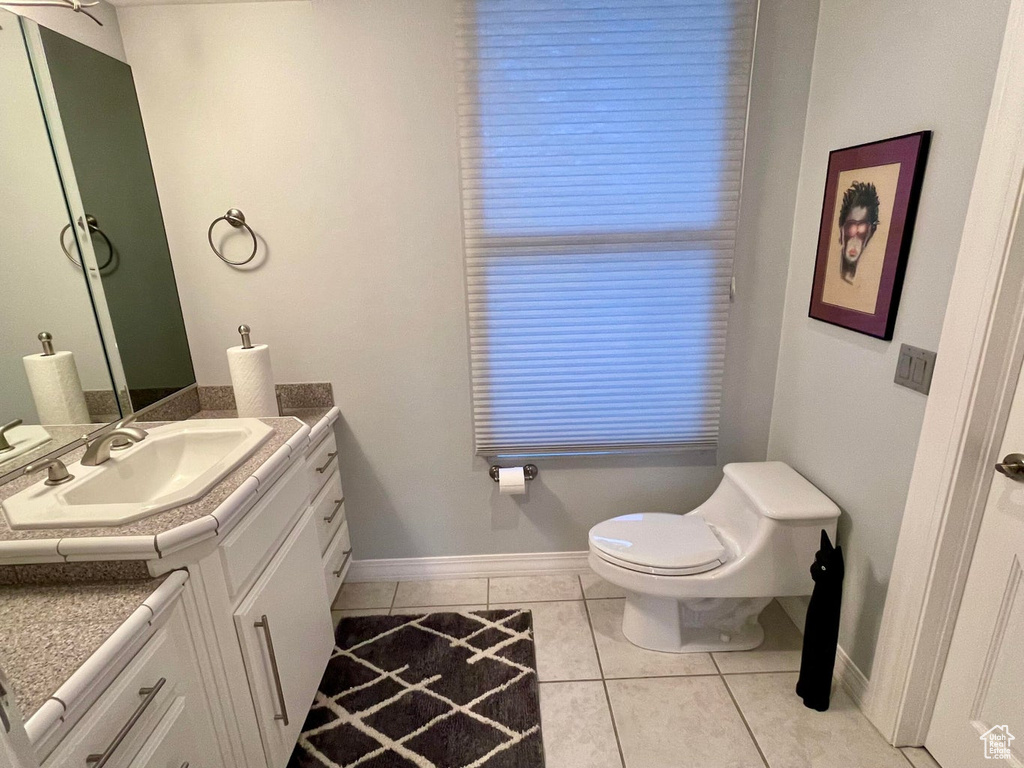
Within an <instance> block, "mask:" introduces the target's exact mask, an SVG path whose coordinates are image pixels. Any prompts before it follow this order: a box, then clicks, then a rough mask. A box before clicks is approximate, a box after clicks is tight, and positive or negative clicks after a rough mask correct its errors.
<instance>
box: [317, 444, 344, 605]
mask: <svg viewBox="0 0 1024 768" xmlns="http://www.w3.org/2000/svg"><path fill="white" fill-rule="evenodd" d="M337 457H338V445H337V442H336V441H335V438H334V433H333V432H331V431H330V430H326V434H318V433H316V432H314V433H312V434H311V436H310V448H309V450H308V451H307V453H306V472H307V474H308V476H309V482H310V487H311V488H312V489H313V501H312V503H311V504H310V508H311V510H312V514H313V518H314V521H315V523H316V528H317V535H318V538H319V541H320V554H321V570H322V571H323V579H324V585H325V586H326V588H327V596H328V598H329V601H330V602H331V603H333V602H334V598H335V597H337V595H338V590H339V589H341V584H342V582H343V581H344V580H345V576H346V575H347V574H348V569H349V566H350V565H351V562H352V540H351V537H350V536H349V531H348V520H347V519H346V517H345V491H344V489H343V488H342V486H341V474H340V473H339V471H338V458H337Z"/></svg>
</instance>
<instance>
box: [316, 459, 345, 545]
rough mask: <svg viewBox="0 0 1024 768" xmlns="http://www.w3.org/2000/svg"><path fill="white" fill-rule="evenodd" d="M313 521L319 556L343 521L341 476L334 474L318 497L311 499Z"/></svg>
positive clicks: (343, 500) (343, 499) (343, 503)
mask: <svg viewBox="0 0 1024 768" xmlns="http://www.w3.org/2000/svg"><path fill="white" fill-rule="evenodd" d="M312 507H313V521H314V522H315V523H316V532H317V535H318V536H319V537H320V554H321V555H322V554H323V553H324V552H326V551H327V548H328V547H329V546H330V545H331V539H333V538H334V534H335V533H336V532H337V530H338V529H339V528H341V524H342V523H343V522H344V521H345V494H344V492H343V491H342V488H341V476H340V475H339V474H338V473H337V472H335V473H334V474H333V475H331V479H330V480H328V481H327V485H325V486H324V487H323V489H321V491H320V493H319V495H318V496H317V497H316V498H315V499H313V504H312Z"/></svg>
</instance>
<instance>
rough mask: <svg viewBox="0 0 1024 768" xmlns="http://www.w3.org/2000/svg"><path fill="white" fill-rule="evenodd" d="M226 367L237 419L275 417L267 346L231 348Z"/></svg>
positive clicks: (275, 409) (268, 348) (272, 382)
mask: <svg viewBox="0 0 1024 768" xmlns="http://www.w3.org/2000/svg"><path fill="white" fill-rule="evenodd" d="M228 368H229V369H230V370H231V386H232V387H234V390H235V405H236V406H237V408H238V416H239V417H240V418H243V419H244V418H250V417H253V416H277V415H278V413H277V393H276V391H275V389H274V372H273V370H271V367H270V347H268V346H267V345H266V344H256V345H254V346H252V347H250V348H249V349H244V348H242V347H231V348H229V349H228Z"/></svg>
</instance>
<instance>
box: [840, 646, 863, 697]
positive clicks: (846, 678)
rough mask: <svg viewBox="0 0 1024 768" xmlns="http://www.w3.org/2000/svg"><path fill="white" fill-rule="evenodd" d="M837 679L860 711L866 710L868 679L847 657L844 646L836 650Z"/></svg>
mask: <svg viewBox="0 0 1024 768" xmlns="http://www.w3.org/2000/svg"><path fill="white" fill-rule="evenodd" d="M833 677H834V678H835V679H836V682H838V683H839V684H840V685H841V686H842V687H843V690H845V691H846V692H847V693H848V694H850V698H851V699H853V701H854V703H855V704H856V705H857V707H858V709H861V710H863V709H864V701H865V696H866V695H867V692H868V679H867V677H866V676H865V675H864V673H863V672H861V671H860V667H858V666H857V665H856V664H854V663H853V660H852V659H851V658H850V657H849V656H847V655H846V651H844V650H843V648H842V646H839V647H838V648H836V666H835V670H834V671H833Z"/></svg>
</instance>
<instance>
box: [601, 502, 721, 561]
mask: <svg viewBox="0 0 1024 768" xmlns="http://www.w3.org/2000/svg"><path fill="white" fill-rule="evenodd" d="M590 546H591V547H593V548H594V549H595V550H597V553H598V554H599V555H605V556H607V559H609V560H614V561H619V562H621V563H622V564H623V565H625V566H626V567H629V565H633V566H641V567H644V568H651V569H659V570H665V571H687V572H689V573H695V572H699V571H706V570H711V568H714V567H717V566H718V565H721V564H722V563H724V562H725V557H726V550H725V547H723V546H722V543H721V542H720V541H719V540H718V537H717V536H715V534H714V531H712V530H711V528H710V527H709V526H708V524H707V523H706V522H704V518H702V517H700V516H699V515H669V514H665V513H663V512H645V513H642V514H635V515H622V516H621V517H614V518H612V519H611V520H605V521H604V522H603V523H598V524H597V525H595V526H594V527H593V528H591V529H590Z"/></svg>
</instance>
